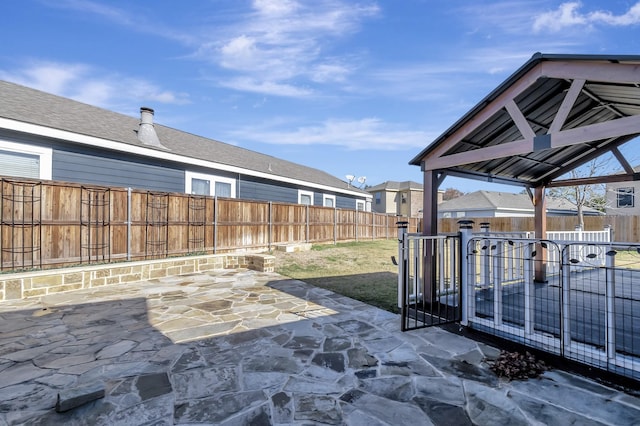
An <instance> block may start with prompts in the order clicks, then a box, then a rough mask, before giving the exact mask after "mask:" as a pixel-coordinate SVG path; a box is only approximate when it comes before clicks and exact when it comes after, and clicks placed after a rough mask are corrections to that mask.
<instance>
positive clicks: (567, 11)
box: [533, 1, 640, 32]
mask: <svg viewBox="0 0 640 426" xmlns="http://www.w3.org/2000/svg"><path fill="white" fill-rule="evenodd" d="M582 6H583V5H582V3H581V2H577V1H576V2H566V3H562V4H561V5H560V6H559V7H558V8H557V9H556V10H552V11H549V12H545V13H542V14H540V15H538V16H536V17H535V19H534V22H533V30H534V31H536V32H541V31H544V30H549V31H551V32H558V31H560V30H562V29H564V28H568V27H575V26H583V27H584V26H587V27H589V26H593V25H598V24H604V25H611V26H629V25H637V24H640V2H637V3H635V4H634V5H633V6H631V7H630V8H629V10H627V11H626V12H625V13H623V14H621V15H615V14H614V13H613V12H611V11H606V10H598V11H595V12H588V13H582V12H581V9H582Z"/></svg>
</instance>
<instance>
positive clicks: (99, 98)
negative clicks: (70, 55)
mask: <svg viewBox="0 0 640 426" xmlns="http://www.w3.org/2000/svg"><path fill="white" fill-rule="evenodd" d="M0 78H2V79H3V80H7V81H12V82H14V83H18V84H21V85H23V86H28V87H32V88H34V89H39V90H42V91H44V92H48V93H53V94H56V95H59V96H64V97H67V98H71V99H75V100H77V101H80V102H84V103H87V104H90V105H96V106H100V107H104V108H110V107H111V108H112V107H114V106H116V105H120V104H122V103H129V102H137V103H138V104H141V103H142V102H160V103H165V104H185V103H189V97H188V95H187V94H185V93H175V92H171V91H168V90H165V89H162V88H160V87H158V86H156V85H155V84H153V83H150V82H148V81H145V80H142V79H139V78H134V77H127V76H122V75H114V74H111V73H107V72H104V71H102V70H99V69H96V68H94V67H91V66H89V65H86V64H72V63H71V64H70V63H62V62H42V61H34V62H31V63H29V64H27V65H26V66H25V67H24V68H22V69H18V70H11V71H8V70H0ZM138 106H139V105H138Z"/></svg>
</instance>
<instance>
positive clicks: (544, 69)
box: [423, 62, 640, 170]
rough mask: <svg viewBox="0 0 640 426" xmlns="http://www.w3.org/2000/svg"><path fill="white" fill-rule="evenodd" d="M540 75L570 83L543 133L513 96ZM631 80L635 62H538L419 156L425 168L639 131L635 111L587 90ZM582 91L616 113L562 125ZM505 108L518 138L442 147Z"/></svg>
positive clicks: (639, 72)
mask: <svg viewBox="0 0 640 426" xmlns="http://www.w3.org/2000/svg"><path fill="white" fill-rule="evenodd" d="M571 72H576V76H577V77H576V76H572V75H571ZM541 78H557V79H562V80H565V81H568V82H570V85H569V89H568V90H566V93H565V96H564V98H563V100H562V102H561V104H560V105H559V106H558V108H557V110H556V111H555V115H554V117H553V120H552V122H551V124H550V125H549V126H548V129H547V130H546V132H545V133H544V134H542V133H540V134H536V132H535V131H534V130H533V128H532V124H535V126H536V127H538V128H540V129H542V130H544V124H543V123H536V122H535V121H534V120H533V119H531V120H530V119H528V118H527V115H526V112H523V111H522V110H521V108H519V106H518V104H517V102H516V99H517V97H518V96H519V95H521V94H523V93H524V92H525V91H526V90H527V89H528V88H530V87H531V86H532V85H533V84H534V83H536V82H537V81H538V80H539V79H541ZM632 81H635V83H634V84H637V82H638V81H640V67H639V66H638V65H624V64H615V63H607V64H600V63H590V62H586V63H571V62H566V63H565V62H542V63H541V64H539V65H538V66H536V67H534V68H533V69H532V70H530V71H529V72H528V73H526V74H525V75H524V76H523V77H521V78H520V79H519V80H518V81H516V82H515V83H514V84H513V85H512V86H510V87H509V88H508V89H506V90H505V91H504V92H502V93H501V94H500V95H498V96H497V97H496V98H495V99H493V100H492V101H490V102H487V103H486V104H484V105H483V107H482V108H480V110H479V111H477V112H476V114H475V115H474V116H473V117H471V118H470V119H469V120H467V121H466V122H465V123H464V124H462V125H461V126H460V127H459V128H458V129H457V130H456V131H455V132H453V133H451V134H450V135H447V136H446V138H445V139H444V140H442V141H441V142H440V143H439V144H438V145H437V146H435V147H433V149H431V150H429V151H428V152H427V153H426V154H425V156H424V157H423V160H426V169H427V170H436V169H446V168H449V167H454V166H460V165H466V164H474V163H479V162H482V161H489V160H493V159H496V158H505V157H512V156H516V155H526V154H529V153H531V152H536V151H540V150H543V149H554V148H562V147H565V146H570V145H575V144H580V143H585V142H594V141H598V140H602V139H611V138H616V137H623V136H627V135H630V134H635V133H640V115H631V116H625V115H624V114H622V113H621V112H620V111H619V110H618V109H616V108H615V105H611V103H610V102H605V101H603V100H602V99H600V98H599V97H598V96H596V95H595V94H594V93H591V91H589V90H588V89H587V86H588V84H589V83H615V82H617V83H619V84H627V85H628V84H630V82H632ZM581 94H583V95H584V96H588V97H589V98H591V99H593V100H594V101H595V102H597V103H598V104H599V107H602V108H606V109H608V110H610V111H611V112H612V113H613V115H614V116H615V117H617V118H614V119H610V120H608V121H601V122H595V123H588V124H584V125H578V126H577V127H571V126H567V121H568V119H569V117H570V116H571V112H572V110H573V108H574V105H575V104H576V101H577V100H578V98H579V97H580V95H581ZM504 111H506V112H507V113H508V115H509V117H510V119H511V122H512V125H513V126H514V127H515V128H517V130H518V131H519V133H520V135H521V136H522V138H521V139H518V140H515V141H509V142H503V143H500V144H497V145H489V146H484V147H479V148H475V149H471V150H468V151H464V152H457V153H453V154H448V155H447V152H449V151H451V150H452V149H453V148H454V147H455V146H456V145H458V144H460V143H462V142H464V140H465V138H467V137H469V136H470V135H472V134H473V133H474V132H476V131H478V130H479V129H481V128H482V127H483V126H484V125H486V123H487V122H490V121H491V120H492V119H493V117H495V116H496V114H501V113H503V112H504ZM569 127H570V128H569Z"/></svg>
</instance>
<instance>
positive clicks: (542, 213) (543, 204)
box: [533, 186, 547, 283]
mask: <svg viewBox="0 0 640 426" xmlns="http://www.w3.org/2000/svg"><path fill="white" fill-rule="evenodd" d="M545 189H546V188H545V187H544V186H537V187H536V188H535V190H534V195H533V205H534V212H535V234H534V236H535V238H536V240H544V239H546V238H547V200H546V198H545ZM534 264H535V266H534V280H535V281H536V282H540V283H544V282H547V250H546V249H545V248H544V247H542V245H541V244H536V257H535V262H534Z"/></svg>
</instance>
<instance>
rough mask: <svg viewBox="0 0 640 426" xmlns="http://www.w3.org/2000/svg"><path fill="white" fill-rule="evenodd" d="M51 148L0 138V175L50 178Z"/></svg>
mask: <svg viewBox="0 0 640 426" xmlns="http://www.w3.org/2000/svg"><path fill="white" fill-rule="evenodd" d="M52 158H53V150H52V149H51V148H43V147H36V146H30V145H25V144H21V143H15V142H9V141H4V140H0V175H3V176H15V177H24V178H32V179H48V180H50V179H51V176H52V162H53V160H52Z"/></svg>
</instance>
